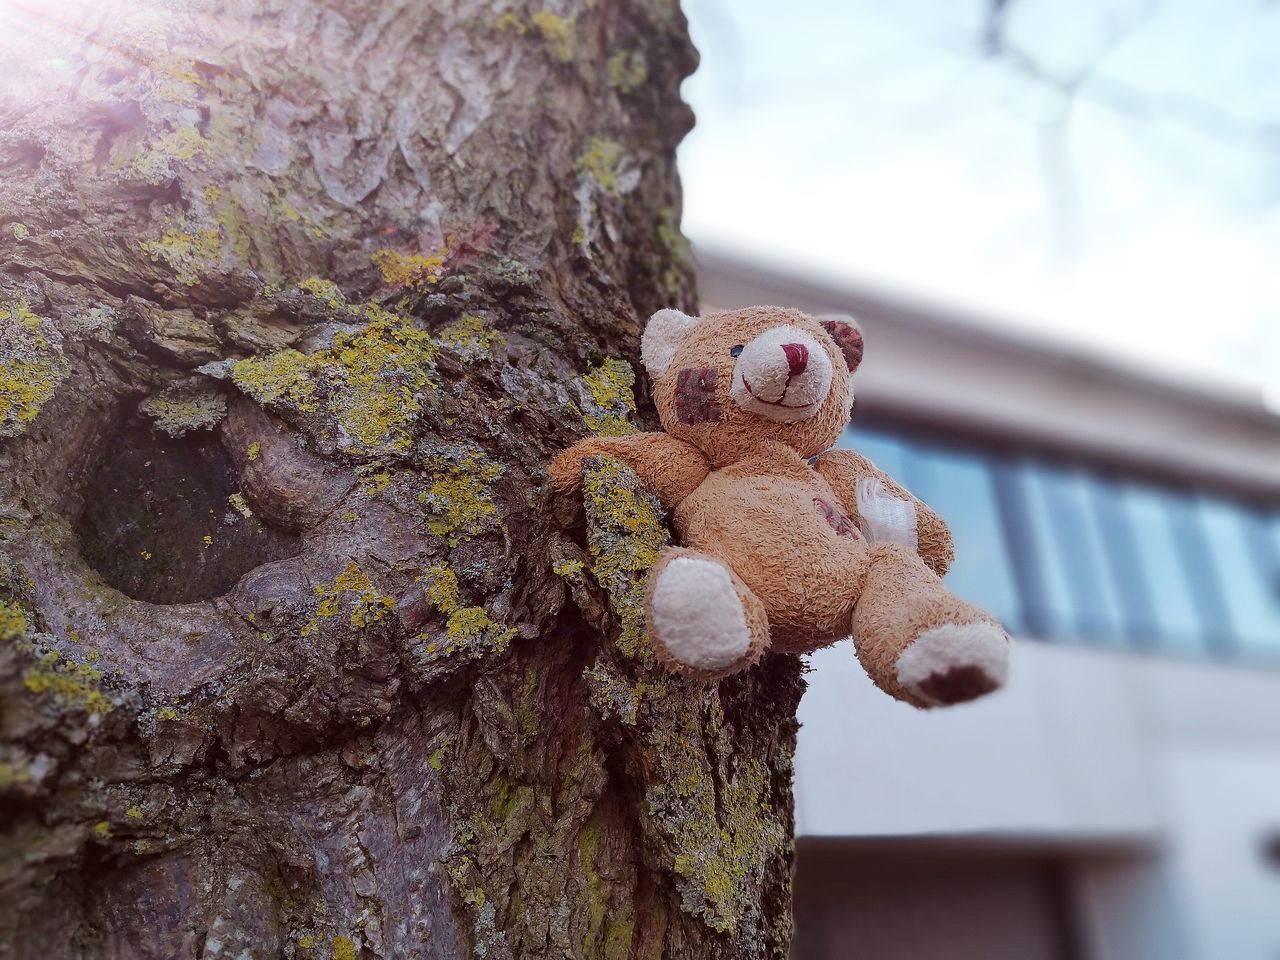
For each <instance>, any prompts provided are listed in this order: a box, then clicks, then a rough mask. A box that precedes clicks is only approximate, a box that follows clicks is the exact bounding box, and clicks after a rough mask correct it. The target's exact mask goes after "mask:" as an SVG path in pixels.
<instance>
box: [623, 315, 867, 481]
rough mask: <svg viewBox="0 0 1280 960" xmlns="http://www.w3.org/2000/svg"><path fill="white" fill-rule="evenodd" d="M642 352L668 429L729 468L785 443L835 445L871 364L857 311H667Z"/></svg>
mask: <svg viewBox="0 0 1280 960" xmlns="http://www.w3.org/2000/svg"><path fill="white" fill-rule="evenodd" d="M640 358H641V361H642V362H643V363H644V366H645V369H646V370H647V371H648V373H649V378H650V379H651V380H652V381H653V394H654V401H655V402H656V404H657V407H658V415H659V416H660V417H661V419H662V425H663V427H665V428H666V431H667V433H669V434H671V435H672V436H676V437H679V438H680V439H682V440H685V441H687V442H689V443H692V444H693V445H694V446H696V447H698V448H699V449H700V450H702V452H703V453H705V454H706V455H707V457H708V459H710V461H711V463H712V464H713V465H714V466H717V467H720V466H724V465H726V464H730V463H734V462H736V461H738V460H742V459H745V458H747V457H750V456H752V455H753V454H755V453H758V452H760V451H761V450H763V449H764V447H765V445H766V444H767V442H768V441H774V442H780V443H785V444H786V445H787V446H789V447H791V448H792V449H794V450H795V451H796V452H797V453H799V454H800V456H802V457H811V456H814V455H815V454H818V453H821V452H822V451H823V450H826V449H827V448H828V447H830V446H831V445H832V444H833V443H835V441H836V438H837V437H839V436H840V432H841V431H842V430H843V429H844V428H845V426H846V425H847V424H848V422H849V414H850V411H851V410H852V408H853V386H852V384H851V382H850V378H851V376H852V374H853V372H854V370H856V369H857V367H858V364H859V363H860V362H861V360H862V333H861V331H860V330H859V329H858V325H857V323H856V322H855V321H854V320H853V318H852V317H845V316H841V317H810V316H807V315H806V314H803V313H801V312H800V311H798V310H788V309H784V308H782V307H747V308H746V309H743V310H731V311H726V312H723V313H709V314H707V315H705V316H703V317H691V316H689V315H687V314H684V313H681V312H680V311H679V310H659V311H658V312H657V313H655V314H654V315H653V316H652V317H651V318H650V319H649V323H648V324H647V325H646V326H645V330H644V336H643V338H642V339H641V342H640Z"/></svg>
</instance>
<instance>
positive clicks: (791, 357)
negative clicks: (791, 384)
mask: <svg viewBox="0 0 1280 960" xmlns="http://www.w3.org/2000/svg"><path fill="white" fill-rule="evenodd" d="M782 352H783V353H785V354H786V355H787V366H788V367H789V368H790V370H791V376H793V377H794V376H795V375H796V374H800V373H804V368H805V367H807V366H808V365H809V348H808V347H806V346H805V345H804V344H803V343H784V344H783V345H782Z"/></svg>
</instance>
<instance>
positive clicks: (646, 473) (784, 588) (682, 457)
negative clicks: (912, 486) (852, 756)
mask: <svg viewBox="0 0 1280 960" xmlns="http://www.w3.org/2000/svg"><path fill="white" fill-rule="evenodd" d="M862 349H863V342H862V334H861V331H860V330H859V329H858V327H857V324H856V323H855V322H853V320H852V318H851V317H842V318H831V317H827V318H822V317H820V318H810V317H808V316H806V315H805V314H803V313H800V312H799V311H796V310H787V309H781V308H778V307H749V308H747V309H745V310H735V311H731V312H726V313H713V314H708V315H707V316H705V317H702V318H697V317H690V316H687V315H686V314H683V313H681V312H679V311H677V310H660V311H658V312H657V313H655V314H654V315H653V317H652V318H651V319H650V320H649V323H648V325H647V326H646V327H645V331H644V337H643V339H642V341H641V360H642V362H643V363H644V366H645V368H646V370H647V371H648V373H649V376H650V378H651V379H652V381H653V387H654V401H655V403H656V404H657V408H658V414H659V416H660V417H661V419H662V425H663V426H664V427H665V428H666V430H667V432H666V433H638V434H633V435H630V436H623V437H591V438H588V439H586V440H582V441H580V442H578V443H576V444H574V445H573V447H572V448H570V449H569V450H567V451H566V452H564V453H563V454H561V455H560V456H559V457H557V458H556V460H555V462H554V463H553V464H552V466H551V480H552V482H553V483H554V485H555V486H556V488H557V489H559V490H561V491H566V492H568V491H572V490H573V489H575V488H576V487H577V486H578V485H579V484H580V483H581V474H582V463H583V461H584V460H585V459H586V458H588V457H593V456H599V455H606V456H610V457H616V458H617V459H619V460H621V461H623V462H624V463H626V464H627V465H628V466H630V467H631V468H632V469H633V470H634V471H635V472H636V474H637V475H638V476H639V477H640V479H641V480H642V481H643V482H644V483H645V484H646V485H647V486H648V487H649V489H651V490H652V491H653V492H654V493H655V494H656V495H657V496H658V498H659V499H660V500H661V501H662V503H663V505H664V506H666V507H667V508H668V509H672V508H674V511H675V513H674V523H675V529H676V532H677V533H678V535H679V538H680V540H681V542H682V543H683V546H682V547H672V548H668V549H666V550H664V551H663V552H662V554H661V555H660V557H659V558H658V562H657V563H656V564H655V565H654V567H653V569H652V571H651V572H650V575H649V587H648V594H647V597H646V606H645V613H646V616H647V622H648V632H649V638H650V641H651V642H652V644H653V648H654V650H655V652H656V653H657V655H658V657H659V658H660V659H661V660H662V661H663V662H664V663H666V664H667V665H668V666H670V667H671V668H672V669H674V670H677V671H678V672H680V673H684V674H690V675H694V676H699V677H706V678H716V677H722V676H725V675H727V674H730V673H733V672H735V671H738V670H742V669H743V668H745V667H747V666H749V665H751V664H752V663H754V662H755V661H756V660H757V659H759V657H760V655H761V654H762V653H763V652H764V651H765V650H766V649H773V650H779V651H783V652H790V653H803V652H807V651H811V650H816V649H818V648H819V647H824V646H827V645H828V644H831V643H834V642H835V641H837V640H839V639H841V638H842V637H846V636H849V635H850V634H852V635H853V641H854V645H855V647H856V649H857V652H858V658H859V659H860V660H861V661H862V665H863V667H864V668H865V669H866V671H867V673H868V674H870V676H871V678H872V680H874V681H875V682H876V683H877V684H878V685H879V686H880V687H881V688H882V689H884V690H885V691H887V692H888V693H890V694H892V695H893V696H894V697H897V698H898V699H900V700H905V701H907V702H908V703H912V704H915V705H916V706H919V707H932V706H937V705H940V704H951V703H960V702H962V701H965V700H972V699H974V698H975V697H979V696H981V695H983V694H985V693H988V692H990V691H992V690H994V689H996V688H997V687H999V686H1000V685H1001V684H1002V683H1003V682H1004V679H1005V674H1006V672H1007V658H1008V646H1009V638H1008V636H1007V635H1006V634H1005V632H1004V630H1003V629H1001V627H1000V625H999V624H998V623H996V621H995V620H993V619H992V618H991V617H990V616H988V615H987V614H986V613H984V612H983V611H982V610H980V609H978V608H977V607H975V606H973V605H971V604H969V603H965V602H964V601H963V600H960V599H958V598H957V597H955V596H954V595H952V594H951V593H950V591H948V590H947V588H946V587H944V586H943V585H942V581H941V580H940V579H939V577H940V576H942V575H943V574H944V573H946V570H947V567H948V565H949V564H950V562H951V560H952V558H953V556H954V554H953V551H952V545H951V533H950V531H949V530H948V529H947V526H946V524H945V523H944V522H943V521H942V520H941V518H939V517H938V516H937V514H935V513H934V512H933V511H932V510H930V509H929V508H928V507H926V506H925V505H924V504H923V503H921V502H920V501H919V500H917V499H916V498H915V497H913V496H911V494H909V493H907V492H906V491H905V490H903V489H902V487H900V486H898V484H896V483H895V482H894V481H893V480H891V479H890V478H889V477H887V476H886V475H885V474H883V473H881V472H880V471H879V470H877V469H876V467H875V465H874V464H872V463H871V461H870V460H868V459H867V458H865V457H862V456H859V455H858V454H856V453H854V452H852V451H850V450H830V449H828V448H829V447H830V446H831V445H832V444H833V443H835V441H836V439H837V438H838V437H839V436H840V434H841V432H842V431H843V430H844V428H845V425H846V424H847V423H848V422H849V416H850V413H851V411H852V408H853V389H852V385H851V383H850V379H851V375H852V373H853V371H854V370H855V369H857V367H858V364H859V363H860V362H861V360H862ZM824 451H825V452H824Z"/></svg>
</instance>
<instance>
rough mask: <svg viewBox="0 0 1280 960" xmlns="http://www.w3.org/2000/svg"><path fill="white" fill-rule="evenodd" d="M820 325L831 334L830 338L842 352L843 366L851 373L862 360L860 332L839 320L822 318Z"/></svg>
mask: <svg viewBox="0 0 1280 960" xmlns="http://www.w3.org/2000/svg"><path fill="white" fill-rule="evenodd" d="M822 325H823V327H825V328H826V331H827V333H829V334H831V339H832V340H834V341H835V342H836V346H837V347H839V348H840V352H841V353H842V354H844V362H845V366H847V367H848V368H849V372H850V373H853V371H855V370H857V369H858V364H860V363H861V362H862V350H863V345H862V334H861V333H859V332H858V329H857V328H856V327H854V326H851V325H850V324H847V323H843V322H842V321H840V320H824V321H823V323H822Z"/></svg>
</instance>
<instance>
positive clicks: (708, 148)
mask: <svg viewBox="0 0 1280 960" xmlns="http://www.w3.org/2000/svg"><path fill="white" fill-rule="evenodd" d="M683 5H684V9H685V11H686V13H687V14H688V16H689V20H690V25H691V29H692V31H693V37H694V41H695V43H696V44H697V46H698V48H699V50H700V51H701V53H702V66H701V67H700V68H699V70H698V72H697V74H695V76H694V77H692V78H691V79H690V80H689V81H687V83H686V85H685V91H684V92H685V96H686V98H687V99H688V100H689V101H690V103H691V104H692V105H693V107H694V110H695V111H696V113H697V115H698V125H697V128H696V129H695V131H694V132H693V133H692V134H691V135H690V136H689V138H688V139H687V140H686V142H685V144H684V145H683V146H682V148H681V152H680V164H681V172H682V174H683V178H684V185H685V229H686V232H687V233H688V234H689V236H690V237H691V238H692V239H693V241H694V243H695V244H701V245H703V246H705V247H708V248H715V249H717V250H719V251H724V252H729V253H733V252H737V253H741V254H744V255H746V256H748V257H750V258H752V259H758V260H762V261H767V262H769V263H772V264H774V265H776V266H779V267H782V268H784V269H787V268H790V269H795V270H797V271H799V272H803V273H806V274H810V275H812V276H814V277H817V278H824V279H828V280H835V281H836V282H840V283H857V282H858V281H870V282H872V283H874V284H875V285H877V286H880V287H885V288H888V289H890V290H894V289H896V290H901V291H904V292H907V293H910V294H912V295H915V296H924V297H926V298H928V299H930V300H935V301H939V302H942V303H949V304H957V305H961V306H963V307H966V308H970V309H972V308H977V309H979V310H981V311H982V312H983V313H985V314H988V315H989V316H990V317H991V320H992V322H993V323H1008V324H1016V325H1018V326H1021V327H1024V328H1031V329H1033V330H1035V331H1037V332H1039V333H1040V334H1042V335H1043V336H1047V337H1052V338H1058V339H1062V338H1068V339H1071V340H1076V341H1082V342H1084V343H1085V344H1087V345H1091V346H1092V347H1093V348H1095V349H1097V350H1099V351H1101V352H1105V353H1108V354H1112V355H1119V356H1122V357H1124V358H1125V359H1127V360H1129V361H1130V362H1135V363H1139V364H1144V365H1148V366H1150V367H1152V368H1154V369H1156V370H1157V371H1160V372H1162V373H1164V374H1165V375H1170V374H1172V375H1174V376H1179V377H1186V378H1188V379H1191V380H1195V381H1196V382H1208V383H1213V382H1218V383H1225V384H1233V385H1235V386H1240V385H1246V386H1247V385H1250V384H1252V385H1254V386H1262V387H1263V388H1264V389H1265V391H1266V393H1267V396H1268V400H1269V403H1270V405H1271V406H1273V407H1275V408H1276V409H1277V410H1280V3H1276V2H1266V0H1164V2H1154V0H1153V2H1125V0H1119V2H1117V0H1111V2H1105V0H1012V2H1011V6H1010V10H1011V13H1010V16H1009V18H1008V21H1007V30H1006V37H1007V42H1008V44H1009V45H1010V47H1011V48H1012V49H1013V50H1015V51H1022V52H1024V53H1026V54H1028V55H1029V57H1030V59H1031V61H1032V62H1033V63H1034V65H1035V66H1034V67H1032V68H1031V69H1033V70H1039V71H1041V72H1042V73H1043V74H1045V75H1047V76H1050V77H1052V78H1056V79H1058V80H1063V79H1069V78H1071V77H1074V76H1076V75H1078V74H1079V73H1081V72H1082V71H1084V70H1086V69H1088V68H1090V67H1091V70H1090V72H1089V73H1088V78H1087V79H1086V80H1084V82H1083V83H1081V84H1080V86H1079V88H1078V91H1077V93H1076V95H1075V96H1074V97H1072V98H1070V99H1069V100H1068V99H1067V98H1064V97H1063V96H1062V95H1061V94H1060V93H1059V92H1057V91H1056V90H1055V89H1054V88H1053V85H1052V82H1051V81H1050V82H1046V81H1044V80H1035V79H1030V78H1029V77H1028V75H1027V70H1026V69H1024V68H1022V67H1020V66H1019V65H1018V60H1017V54H1016V53H1014V54H1013V55H1007V56H1002V57H984V56H982V21H983V15H984V12H985V9H986V3H985V0H983V2H974V0H933V2H926V0H896V2H894V3H885V2H872V0H794V2H792V3H789V4H779V3H777V0H683ZM783 11H785V12H783ZM1068 104H1069V110H1068V111H1067V112H1065V113H1064V108H1065V107H1066V106H1067V105H1068ZM1268 125H1270V127H1268Z"/></svg>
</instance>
